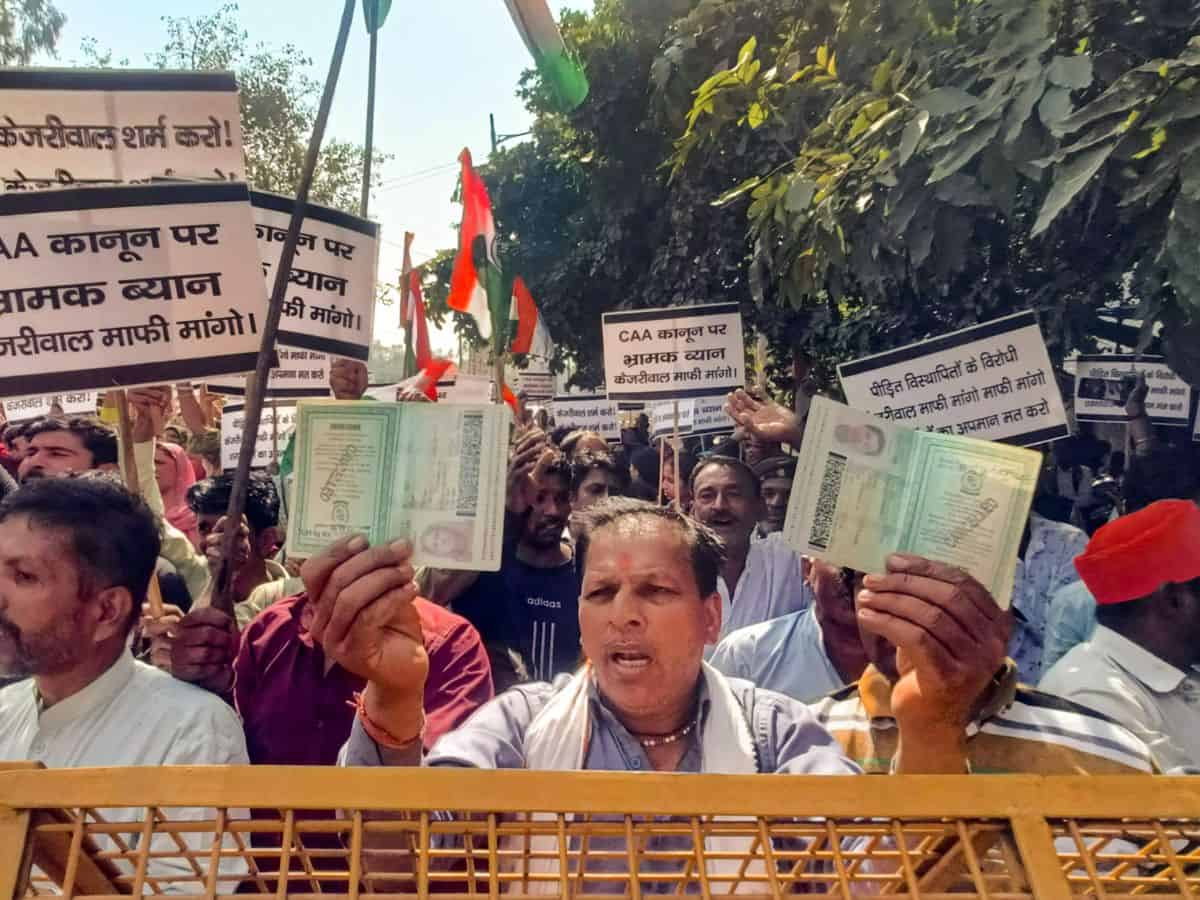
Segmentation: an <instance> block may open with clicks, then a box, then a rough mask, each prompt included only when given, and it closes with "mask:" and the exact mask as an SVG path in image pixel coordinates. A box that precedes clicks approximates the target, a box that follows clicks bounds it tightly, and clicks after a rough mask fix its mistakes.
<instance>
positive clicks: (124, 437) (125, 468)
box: [112, 391, 164, 619]
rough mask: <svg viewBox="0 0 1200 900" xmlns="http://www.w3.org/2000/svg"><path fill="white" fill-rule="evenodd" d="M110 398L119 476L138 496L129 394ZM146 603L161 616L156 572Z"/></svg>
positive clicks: (157, 616)
mask: <svg viewBox="0 0 1200 900" xmlns="http://www.w3.org/2000/svg"><path fill="white" fill-rule="evenodd" d="M112 398H113V403H114V404H116V407H117V423H118V427H119V428H120V434H121V438H120V440H121V456H122V457H123V458H122V460H121V463H122V465H121V477H122V478H124V479H125V488H126V490H128V491H130V492H131V493H133V494H135V495H136V496H138V497H140V496H142V487H141V484H142V483H141V480H140V479H139V478H138V467H137V460H136V459H134V458H133V420H132V419H131V417H130V415H129V395H128V394H126V393H125V392H124V391H113V392H112ZM146 603H147V604H148V605H149V607H150V615H152V616H153V617H154V618H156V619H159V618H162V615H163V612H164V610H163V598H162V588H161V587H160V586H159V584H158V572H151V573H150V584H149V585H148V586H147V589H146Z"/></svg>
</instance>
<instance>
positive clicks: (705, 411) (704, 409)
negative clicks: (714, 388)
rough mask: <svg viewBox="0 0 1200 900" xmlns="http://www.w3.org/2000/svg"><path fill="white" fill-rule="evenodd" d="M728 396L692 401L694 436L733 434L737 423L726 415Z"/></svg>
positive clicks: (701, 398)
mask: <svg viewBox="0 0 1200 900" xmlns="http://www.w3.org/2000/svg"><path fill="white" fill-rule="evenodd" d="M727 396H728V395H727V394H720V395H718V396H716V397H697V398H696V399H695V400H693V401H692V404H693V407H694V411H693V412H692V434H697V435H700V434H702V435H711V434H731V433H732V432H733V430H734V428H735V427H737V423H736V422H734V421H733V419H731V418H730V417H729V416H728V415H726V413H725V398H726V397H727Z"/></svg>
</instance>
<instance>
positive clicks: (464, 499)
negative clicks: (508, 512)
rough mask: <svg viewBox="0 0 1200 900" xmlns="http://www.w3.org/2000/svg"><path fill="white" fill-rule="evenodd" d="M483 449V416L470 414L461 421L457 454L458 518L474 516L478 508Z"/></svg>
mask: <svg viewBox="0 0 1200 900" xmlns="http://www.w3.org/2000/svg"><path fill="white" fill-rule="evenodd" d="M482 447H483V415H482V414H481V413H471V414H470V415H465V416H463V420H462V449H461V451H460V453H459V469H458V509H457V513H458V515H460V516H472V517H473V516H474V515H475V513H476V510H478V508H479V457H480V453H481V452H482V450H481V448H482Z"/></svg>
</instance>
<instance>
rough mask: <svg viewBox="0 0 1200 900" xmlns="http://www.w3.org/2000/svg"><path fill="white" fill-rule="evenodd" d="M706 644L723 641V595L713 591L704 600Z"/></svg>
mask: <svg viewBox="0 0 1200 900" xmlns="http://www.w3.org/2000/svg"><path fill="white" fill-rule="evenodd" d="M701 602H703V604H704V643H706V644H715V643H717V641H719V640H720V639H721V618H722V615H721V595H720V593H719V592H717V591H713V592H712V593H711V594H709V595H708V596H707V597H705V598H704V600H703V601H701Z"/></svg>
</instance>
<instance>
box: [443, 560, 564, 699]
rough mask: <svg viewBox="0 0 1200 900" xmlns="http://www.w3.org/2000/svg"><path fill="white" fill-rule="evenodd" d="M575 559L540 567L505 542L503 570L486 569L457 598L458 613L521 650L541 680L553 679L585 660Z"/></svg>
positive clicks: (489, 638)
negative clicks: (580, 631) (582, 648)
mask: <svg viewBox="0 0 1200 900" xmlns="http://www.w3.org/2000/svg"><path fill="white" fill-rule="evenodd" d="M581 582H582V580H581V578H580V576H579V573H578V572H577V571H576V568H575V562H574V561H573V560H572V561H571V562H568V563H565V564H564V565H561V566H556V567H555V568H552V569H540V568H537V567H536V566H531V565H529V564H528V563H524V562H521V560H519V559H517V555H516V549H515V547H513V548H511V549H510V548H508V547H506V548H505V553H504V560H503V563H502V564H501V566H500V571H499V572H482V573H480V575H479V579H478V580H477V581H476V582H475V583H474V584H473V585H472V586H471V587H470V588H469V589H468V590H466V591H465V592H463V594H462V595H461V596H460V597H459V598H458V599H457V600H455V601H454V603H453V608H454V611H455V612H456V613H458V614H459V615H461V616H463V617H464V618H465V619H467V620H468V621H469V622H470V623H471V624H472V625H474V626H475V627H476V629H478V631H479V634H480V635H481V636H482V637H483V639H484V641H485V642H486V643H489V644H502V645H504V646H506V647H510V648H512V649H513V650H516V651H517V652H518V653H520V654H521V658H522V659H523V660H524V662H525V666H526V668H527V669H528V670H529V675H530V677H531V678H533V679H534V680H535V681H550V680H552V679H553V678H554V676H555V675H559V674H561V673H563V672H572V671H574V670H575V668H576V667H577V666H578V664H579V660H580V656H581V653H582V651H581V650H580V646H579V592H580V587H581Z"/></svg>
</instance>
